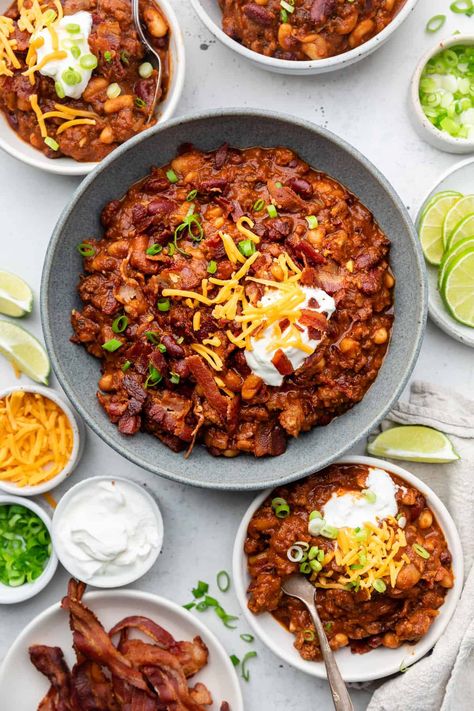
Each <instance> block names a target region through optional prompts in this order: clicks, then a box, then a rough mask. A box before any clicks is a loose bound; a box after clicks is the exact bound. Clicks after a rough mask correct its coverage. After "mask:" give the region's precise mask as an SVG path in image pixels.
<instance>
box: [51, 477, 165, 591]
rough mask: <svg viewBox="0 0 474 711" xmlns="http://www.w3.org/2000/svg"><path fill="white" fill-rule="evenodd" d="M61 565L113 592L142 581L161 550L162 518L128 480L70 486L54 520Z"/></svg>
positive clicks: (102, 479)
mask: <svg viewBox="0 0 474 711" xmlns="http://www.w3.org/2000/svg"><path fill="white" fill-rule="evenodd" d="M52 538H53V545H54V548H55V551H56V553H57V556H58V558H59V561H60V563H61V564H62V565H63V566H64V568H66V570H67V571H68V572H69V573H70V574H71V575H73V576H74V577H75V578H77V579H78V580H82V581H84V582H85V583H88V584H89V585H94V586H95V587H97V588H117V587H121V586H122V585H128V584H130V583H133V582H134V581H135V580H137V579H138V578H141V577H142V576H143V575H145V573H147V572H148V571H149V570H150V568H151V567H152V566H153V565H154V564H155V562H156V560H157V558H158V555H159V554H160V551H161V547H162V545H163V519H162V516H161V512H160V509H159V507H158V504H157V503H156V501H155V500H154V498H153V497H152V496H151V495H150V494H149V493H148V492H147V491H145V490H144V489H143V487H142V486H139V485H138V484H136V483H135V482H133V481H130V480H128V479H123V478H117V477H109V476H100V477H92V478H90V479H86V480H85V481H82V482H80V483H79V484H76V485H75V486H73V487H72V489H70V490H69V491H68V492H67V493H66V494H65V495H64V496H63V497H62V499H61V500H60V502H59V504H58V506H57V508H56V510H55V512H54V516H53V528H52Z"/></svg>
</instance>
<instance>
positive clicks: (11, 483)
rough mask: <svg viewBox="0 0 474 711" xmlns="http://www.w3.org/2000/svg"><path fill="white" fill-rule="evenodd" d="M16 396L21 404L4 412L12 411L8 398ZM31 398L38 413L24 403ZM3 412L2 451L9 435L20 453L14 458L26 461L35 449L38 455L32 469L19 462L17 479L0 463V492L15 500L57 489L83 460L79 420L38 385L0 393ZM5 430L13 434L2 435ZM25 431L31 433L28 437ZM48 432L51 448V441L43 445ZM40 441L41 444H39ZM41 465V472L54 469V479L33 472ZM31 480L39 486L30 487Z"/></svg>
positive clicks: (82, 432)
mask: <svg viewBox="0 0 474 711" xmlns="http://www.w3.org/2000/svg"><path fill="white" fill-rule="evenodd" d="M17 393H20V394H21V393H23V400H22V402H21V403H20V402H19V401H18V402H17V403H16V404H15V405H14V407H13V410H14V411H13V412H12V411H11V409H10V412H7V410H8V408H11V407H12V399H11V398H12V397H13V398H14V397H15V394H17ZM30 395H32V396H34V397H35V398H36V399H37V400H38V399H40V400H41V402H39V403H38V408H39V409H38V412H35V411H34V405H33V408H32V402H28V401H27V402H25V398H28V396H30ZM48 401H49V402H48ZM45 405H46V407H45ZM3 409H5V411H6V414H7V416H6V417H5V418H3V424H2V425H1V429H0V433H1V436H2V439H3V442H4V443H5V447H6V446H7V444H6V442H7V439H6V435H7V434H8V435H11V437H15V436H17V439H18V440H19V441H20V443H21V445H22V450H21V451H19V452H18V453H17V456H18V455H22V454H25V457H26V458H27V457H28V455H29V453H30V452H31V451H32V450H34V449H35V447H36V448H37V454H35V457H34V458H33V459H32V462H31V465H28V464H25V461H24V459H25V457H22V458H21V460H20V459H19V461H18V466H17V467H16V468H17V469H18V470H19V469H20V467H21V468H22V471H21V472H19V474H18V476H15V474H14V472H12V468H13V467H12V466H7V465H6V464H5V463H4V462H3V461H2V462H0V490H1V491H5V492H7V493H8V494H13V495H15V496H37V495H38V494H44V493H46V492H47V491H51V489H54V488H55V487H56V486H59V484H61V483H62V482H63V481H64V480H65V479H66V478H67V477H68V476H69V475H70V474H71V473H72V472H73V471H74V469H75V468H76V466H77V465H78V463H79V460H80V458H81V456H82V452H83V449H84V438H85V428H84V424H83V422H82V420H81V419H80V418H79V416H78V415H77V414H76V413H75V412H74V411H73V410H72V408H71V406H70V405H69V403H68V402H67V401H66V399H65V398H64V397H62V396H61V395H60V394H59V393H57V392H56V391H55V390H52V389H51V388H45V387H42V386H40V385H13V386H10V387H8V388H3V389H1V390H0V411H2V410H3ZM22 410H23V411H22ZM61 415H62V417H61ZM28 419H30V420H31V422H30V423H28V422H27V420H28ZM15 420H16V421H15ZM6 427H11V428H12V430H15V429H16V431H12V432H11V433H10V432H9V433H6V432H4V431H3V429H4V428H6ZM28 429H30V430H32V431H33V432H34V433H33V432H31V433H30V435H28V433H27V430H28ZM55 429H56V432H55ZM49 432H50V433H53V439H54V441H53V444H52V445H50V441H46V438H47V437H48V433H49ZM40 438H42V440H43V441H39V439H40ZM48 439H49V437H48ZM63 439H64V442H63ZM25 440H26V442H25ZM23 445H24V446H23ZM12 456H14V455H13V453H12ZM43 460H44V461H43ZM46 460H47V461H46ZM41 461H43V464H40V465H39V466H40V468H41V469H42V468H43V467H46V469H45V471H47V470H48V468H50V467H52V466H56V467H57V468H58V469H59V471H58V472H57V473H56V474H55V475H54V476H47V477H43V476H42V474H41V471H40V470H38V471H36V472H35V470H34V465H35V464H36V463H37V462H41ZM27 467H28V468H29V469H30V470H31V471H30V473H27V472H26V468H27ZM20 476H21V480H20V479H19V477H20ZM30 479H38V483H31V484H29V483H28V480H30Z"/></svg>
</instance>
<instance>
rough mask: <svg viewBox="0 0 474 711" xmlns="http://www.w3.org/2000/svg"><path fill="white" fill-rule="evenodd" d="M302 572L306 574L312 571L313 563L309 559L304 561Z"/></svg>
mask: <svg viewBox="0 0 474 711" xmlns="http://www.w3.org/2000/svg"><path fill="white" fill-rule="evenodd" d="M300 573H303V574H304V575H307V574H308V573H311V565H310V564H309V563H308V562H307V561H304V562H303V563H301V565H300Z"/></svg>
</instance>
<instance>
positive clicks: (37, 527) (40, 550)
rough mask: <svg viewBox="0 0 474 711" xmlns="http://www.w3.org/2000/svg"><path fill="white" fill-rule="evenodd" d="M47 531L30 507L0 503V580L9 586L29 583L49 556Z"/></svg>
mask: <svg viewBox="0 0 474 711" xmlns="http://www.w3.org/2000/svg"><path fill="white" fill-rule="evenodd" d="M51 552H52V544H51V537H50V535H49V531H48V529H47V528H46V526H45V524H44V523H43V521H42V520H41V519H40V517H39V516H37V515H36V514H35V513H33V511H31V510H30V509H27V508H26V507H25V506H20V505H17V504H13V505H2V506H0V582H1V583H3V584H4V585H8V586H9V587H19V586H20V585H24V584H25V583H32V582H34V581H35V580H36V579H37V578H39V577H40V575H41V574H42V573H43V571H44V569H45V567H46V565H47V563H48V560H49V558H50V557H51Z"/></svg>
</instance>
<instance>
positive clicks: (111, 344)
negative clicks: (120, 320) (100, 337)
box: [102, 338, 123, 353]
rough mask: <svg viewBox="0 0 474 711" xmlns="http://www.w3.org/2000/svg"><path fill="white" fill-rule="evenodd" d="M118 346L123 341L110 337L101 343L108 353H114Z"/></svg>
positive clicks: (121, 344)
mask: <svg viewBox="0 0 474 711" xmlns="http://www.w3.org/2000/svg"><path fill="white" fill-rule="evenodd" d="M120 346H123V343H122V341H119V340H118V339H117V338H111V339H109V340H108V341H106V342H105V343H103V344H102V348H103V349H104V351H108V352H109V353H114V352H115V351H117V350H118V349H119V348H120Z"/></svg>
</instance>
